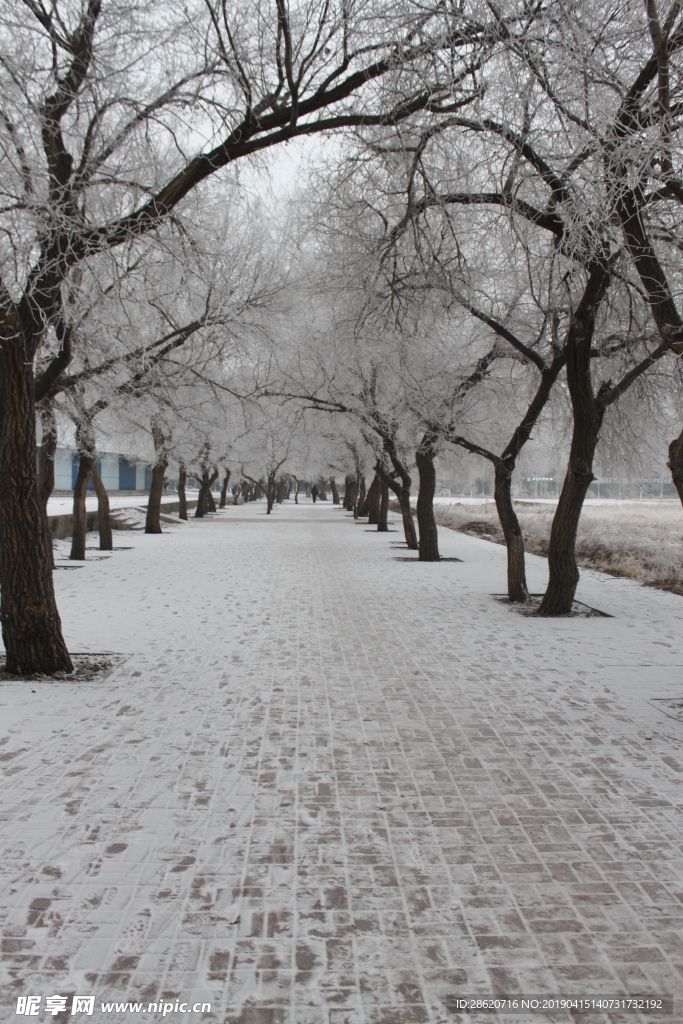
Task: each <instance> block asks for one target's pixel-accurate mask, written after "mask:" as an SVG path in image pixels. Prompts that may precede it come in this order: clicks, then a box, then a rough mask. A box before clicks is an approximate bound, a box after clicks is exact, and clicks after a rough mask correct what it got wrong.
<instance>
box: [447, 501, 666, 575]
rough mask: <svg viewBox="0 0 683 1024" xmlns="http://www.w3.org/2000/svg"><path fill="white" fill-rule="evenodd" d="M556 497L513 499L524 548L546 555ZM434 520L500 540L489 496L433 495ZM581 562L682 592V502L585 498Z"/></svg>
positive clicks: (496, 518)
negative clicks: (434, 497)
mask: <svg viewBox="0 0 683 1024" xmlns="http://www.w3.org/2000/svg"><path fill="white" fill-rule="evenodd" d="M556 505H557V502H556V501H555V500H554V499H552V500H550V499H546V500H543V499H541V500H538V499H536V500H529V499H525V500H522V501H515V510H516V512H517V516H518V518H519V521H520V525H521V527H522V532H523V534H524V543H525V546H526V549H527V551H530V552H533V553H534V554H537V555H547V553H548V540H549V538H550V528H551V525H552V521H553V516H554V514H555V508H556ZM435 515H436V520H437V522H438V523H439V524H441V525H442V526H448V527H450V528H451V529H455V530H463V531H464V532H466V533H471V534H474V535H476V536H483V537H486V539H488V540H493V541H496V542H497V543H500V544H502V543H503V535H502V531H501V529H500V524H499V521H498V513H497V512H496V505H495V502H494V501H493V499H492V498H489V499H488V500H487V499H484V498H436V499H435ZM576 550H577V557H578V562H579V565H582V566H586V567H589V568H594V569H599V570H601V571H602V572H609V573H613V574H614V575H616V576H626V577H629V578H630V579H636V580H640V581H641V582H642V583H647V584H649V585H651V586H656V587H662V588H664V589H666V590H672V591H674V592H675V593H678V594H683V508H681V503H680V501H678V500H677V499H676V500H673V499H672V500H664V501H653V500H646V501H618V500H616V499H614V500H611V499H609V498H600V499H598V498H592V499H588V500H587V501H586V502H585V504H584V508H583V512H582V513H581V520H580V522H579V532H578V538H577V548H576Z"/></svg>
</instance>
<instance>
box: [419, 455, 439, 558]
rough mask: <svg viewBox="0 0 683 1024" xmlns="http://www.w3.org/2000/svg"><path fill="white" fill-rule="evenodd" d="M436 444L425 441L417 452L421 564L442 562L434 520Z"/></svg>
mask: <svg viewBox="0 0 683 1024" xmlns="http://www.w3.org/2000/svg"><path fill="white" fill-rule="evenodd" d="M433 444H434V442H433V441H431V442H429V441H426V442H425V441H423V444H422V445H421V446H420V447H419V448H418V449H417V451H416V452H415V462H416V464H417V471H418V473H419V475H420V489H419V491H418V494H417V525H418V527H419V531H420V540H419V542H418V551H419V553H420V555H419V560H420V561H421V562H440V561H441V556H440V555H439V535H438V533H437V529H436V520H435V519H434V492H435V490H436V470H435V469H434V448H433Z"/></svg>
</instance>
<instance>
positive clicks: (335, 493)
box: [330, 476, 341, 505]
mask: <svg viewBox="0 0 683 1024" xmlns="http://www.w3.org/2000/svg"><path fill="white" fill-rule="evenodd" d="M330 490H331V491H332V504H333V505H341V502H340V500H339V491H338V489H337V481H336V480H335V479H334V477H333V476H331V477H330Z"/></svg>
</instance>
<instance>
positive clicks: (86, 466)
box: [69, 452, 93, 562]
mask: <svg viewBox="0 0 683 1024" xmlns="http://www.w3.org/2000/svg"><path fill="white" fill-rule="evenodd" d="M92 466H93V461H92V459H91V457H90V456H89V455H86V454H85V452H81V453H80V456H79V462H78V475H77V477H76V483H75V485H74V506H73V515H72V517H71V518H72V526H71V554H70V555H69V558H72V559H73V560H74V561H77V562H83V561H84V560H85V538H86V532H87V514H86V509H85V498H86V495H87V493H88V480H89V479H90V472H91V470H92Z"/></svg>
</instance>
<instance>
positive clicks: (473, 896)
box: [0, 503, 683, 1024]
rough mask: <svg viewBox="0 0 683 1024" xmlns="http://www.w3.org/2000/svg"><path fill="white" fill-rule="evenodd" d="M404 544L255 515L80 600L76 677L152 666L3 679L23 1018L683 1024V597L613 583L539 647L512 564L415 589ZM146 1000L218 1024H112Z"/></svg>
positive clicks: (7, 956)
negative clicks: (647, 1010) (661, 1022)
mask: <svg viewBox="0 0 683 1024" xmlns="http://www.w3.org/2000/svg"><path fill="white" fill-rule="evenodd" d="M392 525H393V526H394V530H395V531H396V532H390V533H388V534H378V533H377V532H376V531H374V530H372V529H370V528H369V527H368V526H367V524H366V523H364V522H361V523H355V522H354V521H353V518H352V517H350V516H348V515H347V514H345V513H344V512H343V511H342V510H340V509H335V508H333V507H332V506H331V505H330V504H329V503H328V504H326V505H323V504H321V503H318V504H317V505H315V506H312V505H310V504H307V503H306V504H304V503H302V504H300V505H299V506H295V505H293V504H291V503H287V504H286V505H285V506H282V507H276V509H275V510H274V512H273V515H272V516H270V517H267V516H266V515H265V508H264V506H263V503H258V504H250V505H247V506H240V507H230V508H228V509H226V510H224V511H223V512H221V513H219V514H217V515H216V516H212V517H210V518H207V519H203V520H190V522H188V523H182V524H181V523H180V522H178V524H177V525H175V526H172V527H170V528H169V529H168V530H167V531H166V532H165V533H164V534H163V535H162V536H146V535H144V534H141V533H140V534H138V533H129V534H125V535H123V543H122V544H121V546H120V547H117V548H116V549H115V550H114V552H113V553H112V554H110V555H105V556H100V554H99V553H98V552H97V551H96V550H89V551H88V561H86V562H85V563H81V564H79V565H78V566H74V565H73V564H72V565H71V566H69V567H68V568H66V567H64V568H58V569H57V570H56V572H55V580H56V587H57V592H58V599H59V607H60V610H61V614H62V619H63V624H64V629H65V633H66V636H67V638H68V642H69V644H70V646H71V649H72V650H73V651H93V652H102V651H110V652H120V653H122V654H124V655H125V659H124V660H123V662H122V663H121V664H119V666H118V667H117V668H115V670H114V671H113V673H112V674H111V675H110V676H109V677H108V678H106V679H102V680H100V681H98V682H96V683H92V682H90V683H80V684H77V683H70V682H45V681H43V682H40V681H21V682H2V683H0V722H1V723H2V726H1V727H0V728H1V733H2V734H1V735H0V743H1V744H2V747H1V750H2V753H1V754H0V758H1V759H2V767H3V771H4V778H5V785H4V787H3V789H2V804H1V813H2V821H3V833H2V855H1V857H0V870H1V871H2V874H3V877H4V891H3V898H2V901H1V904H0V906H1V911H0V928H1V930H2V947H1V948H2V959H1V961H0V965H1V968H2V972H3V975H4V977H3V978H2V986H1V990H2V993H3V995H2V999H3V1000H4V1004H3V1005H4V1008H5V1012H4V1014H2V1017H1V1018H0V1019H2V1020H3V1021H4V1020H10V1019H12V1020H14V1019H21V1018H16V1017H15V1016H14V1012H15V1007H16V999H17V996H20V995H41V996H42V997H43V1003H42V1006H43V1007H44V1006H45V997H48V996H52V995H54V994H58V993H59V994H62V995H64V996H68V997H69V1006H70V1005H71V1003H70V999H71V994H73V993H76V994H80V995H93V996H95V997H96V1009H95V1011H94V1014H93V1015H92V1016H88V1017H86V1016H85V1015H83V1014H81V1015H80V1016H78V1015H76V1016H74V1017H71V1016H69V1017H68V1018H67V1016H66V1015H65V1014H63V1015H62V1016H60V1017H58V1018H49V1017H46V1016H45V1015H44V1011H43V1010H42V1009H41V1015H40V1019H41V1020H43V1019H44V1020H47V1019H58V1020H64V1021H66V1020H67V1019H69V1020H72V1019H73V1020H83V1021H86V1020H88V1021H90V1020H92V1021H94V1022H98V1024H99V1022H105V1021H106V1022H121V1024H122V1022H124V1021H130V1020H145V1021H156V1020H162V1019H163V1020H167V1021H168V1020H171V1021H179V1020H183V1021H199V1020H205V1021H212V1022H213V1021H215V1022H229V1024H238V1022H239V1024H419V1022H426V1021H428V1022H431V1024H436V1022H437V1021H440V1022H445V1021H458V1020H468V1021H473V1022H474V1021H477V1022H480V1021H484V1020H486V1021H490V1020H492V1019H493V1017H492V1016H491V1015H471V1016H467V1017H465V1016H464V1015H459V1014H458V1013H456V1012H454V1011H453V1012H451V1011H449V1006H450V1007H451V1008H452V999H453V998H454V997H455V996H460V995H473V994H482V995H489V994H493V993H494V992H497V993H499V994H500V993H526V994H555V995H576V994H592V995H613V994H617V993H622V994H624V993H643V992H645V993H652V994H670V995H673V996H674V998H675V1000H676V1003H675V1009H674V1015H673V1017H669V1018H662V1019H670V1020H680V1019H681V1018H682V1016H683V1010H682V1007H683V941H682V939H681V935H682V934H683V900H682V897H683V856H682V854H681V849H682V846H683V818H682V816H681V804H682V802H683V789H682V787H681V784H680V783H681V771H682V770H683V765H682V761H683V759H682V758H681V754H680V750H681V738H682V737H683V722H681V721H680V720H678V719H676V718H675V717H667V714H665V713H664V712H669V713H670V714H671V715H672V716H675V714H676V710H675V705H676V698H678V699H681V698H683V682H682V680H681V671H680V666H681V657H682V654H683V640H682V638H681V629H680V615H681V599H680V597H678V596H676V595H673V594H669V593H665V592H663V591H657V590H652V589H646V588H643V587H641V586H639V585H638V584H637V583H634V582H633V581H630V580H626V579H616V578H613V577H610V576H606V575H601V574H598V573H594V572H590V571H586V572H583V573H582V579H581V583H580V585H579V592H578V597H579V598H580V599H581V600H582V601H584V602H585V603H587V604H589V605H591V606H593V607H596V608H599V609H601V610H602V611H604V612H605V613H608V614H609V615H610V616H612V617H610V618H608V617H594V618H571V619H561V620H551V621H549V620H540V619H534V618H528V617H524V616H522V615H520V614H519V613H518V612H517V611H516V610H515V609H514V608H511V607H510V606H508V605H505V604H502V603H500V602H498V601H497V600H496V599H495V597H494V596H492V595H495V594H500V593H501V592H503V591H504V588H505V551H504V549H503V548H501V547H499V546H498V545H494V544H487V543H486V542H484V541H482V540H479V539H476V538H474V537H470V536H467V535H464V534H459V533H455V532H451V531H447V530H441V531H440V544H441V549H442V552H443V553H444V554H445V555H448V556H450V557H452V558H459V559H461V560H462V561H460V562H458V561H449V562H441V563H435V564H434V563H432V564H420V563H418V562H417V561H416V560H415V559H414V557H413V556H412V554H411V555H409V554H408V553H407V551H406V549H405V548H404V547H403V546H402V544H401V540H402V537H401V534H400V533H399V532H398V521H397V518H396V517H392ZM89 541H90V542H91V544H92V545H94V544H95V541H96V538H95V536H94V535H91V536H90V537H89ZM115 542H116V543H117V544H118V543H119V542H120V538H119V535H117V536H116V537H115ZM58 561H59V562H60V564H61V565H62V566H63V565H64V563H63V561H62V560H61V559H58ZM528 573H529V580H530V583H531V586H532V589H534V590H537V591H540V590H542V589H543V585H544V582H545V578H546V566H545V564H544V562H543V561H542V560H541V559H540V558H536V557H533V556H532V557H530V558H529V566H528ZM667 702H668V703H667ZM138 999H139V1000H141V1001H142V1002H143V1003H144V1004H145V1006H147V1004H148V1003H149V1002H151V1001H153V1000H154V1001H156V1000H158V999H165V1000H168V1001H170V1002H171V1003H172V1004H173V1006H174V1007H175V1000H178V1001H179V1002H181V1001H184V1002H187V1003H188V1004H190V1005H191V1006H192V1005H193V1004H194V1002H198V1001H206V1002H210V1003H211V1010H210V1011H206V1012H205V1013H203V1014H202V1013H201V1012H198V1013H192V1012H187V1013H181V1012H178V1013H175V1012H170V1013H168V1014H167V1015H166V1016H164V1014H163V1011H162V1010H150V1011H145V1012H140V1013H126V1012H123V1011H119V1012H117V1011H112V1012H108V1013H107V1012H104V1011H103V1010H102V1009H101V1004H102V1002H103V1001H114V1000H117V1001H124V1000H138ZM495 1019H496V1021H498V1022H500V1024H503V1022H516V1024H525V1022H526V1021H527V1020H534V1021H539V1022H541V1021H569V1020H570V1019H571V1018H570V1017H569V1016H568V1015H567V1014H562V1013H557V1012H555V1013H552V1014H543V1015H538V1016H534V1017H527V1016H525V1015H515V1016H510V1015H507V1014H500V1015H497V1016H496V1017H495ZM578 1019H581V1020H587V1021H590V1022H591V1024H592V1022H595V1021H600V1022H605V1021H607V1020H611V1021H617V1020H619V1021H627V1020H628V1021H641V1022H643V1021H646V1020H648V1021H652V1020H657V1019H658V1018H657V1017H654V1016H652V1015H649V1014H638V1013H636V1014H634V1015H630V1016H628V1017H627V1016H624V1015H615V1014H612V1015H611V1016H610V1015H607V1014H601V1013H596V1014H595V1015H590V1016H588V1017H580V1018H578Z"/></svg>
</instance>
